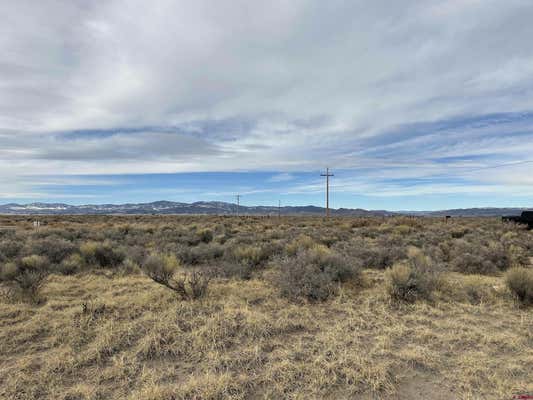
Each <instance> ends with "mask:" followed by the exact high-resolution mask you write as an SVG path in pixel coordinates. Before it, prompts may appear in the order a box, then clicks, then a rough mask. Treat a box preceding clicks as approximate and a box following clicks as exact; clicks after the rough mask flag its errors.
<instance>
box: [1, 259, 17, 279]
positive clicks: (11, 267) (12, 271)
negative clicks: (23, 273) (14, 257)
mask: <svg viewBox="0 0 533 400" xmlns="http://www.w3.org/2000/svg"><path fill="white" fill-rule="evenodd" d="M17 271H18V268H17V264H15V263H14V262H9V263H5V264H3V265H1V266H0V281H11V280H13V278H14V277H15V276H16V275H17Z"/></svg>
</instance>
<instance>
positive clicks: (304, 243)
mask: <svg viewBox="0 0 533 400" xmlns="http://www.w3.org/2000/svg"><path fill="white" fill-rule="evenodd" d="M315 244H316V243H315V241H314V240H313V239H312V238H311V237H309V236H307V235H300V236H298V237H297V238H296V239H294V240H293V241H292V242H291V243H289V244H288V245H287V246H286V248H285V251H286V252H287V254H288V255H289V256H294V255H296V254H297V253H298V252H300V251H304V250H308V249H310V248H311V247H313V246H314V245H315Z"/></svg>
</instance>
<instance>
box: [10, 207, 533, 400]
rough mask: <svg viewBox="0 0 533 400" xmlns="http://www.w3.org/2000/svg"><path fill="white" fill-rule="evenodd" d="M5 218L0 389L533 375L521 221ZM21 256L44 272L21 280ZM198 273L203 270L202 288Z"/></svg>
mask: <svg viewBox="0 0 533 400" xmlns="http://www.w3.org/2000/svg"><path fill="white" fill-rule="evenodd" d="M8 219H9V221H7V220H8ZM0 220H2V221H0V225H7V224H8V222H9V223H11V224H15V225H16V226H17V230H16V231H9V232H0V280H1V282H0V292H1V296H0V398H1V399H4V398H5V399H54V400H55V399H63V400H67V399H69V400H74V399H141V400H148V399H150V400H163V399H191V400H192V399H254V398H257V399H282V398H289V399H324V398H326V399H381V398H383V399H417V398H420V399H422V398H431V399H481V398H483V399H505V398H511V397H512V395H513V394H514V393H517V392H528V391H533V309H532V308H531V307H530V306H529V305H528V304H527V301H523V300H524V298H525V299H527V298H528V297H527V296H528V293H531V292H528V290H529V289H530V286H529V285H528V284H527V282H528V281H527V279H529V278H527V277H530V276H531V271H533V269H532V267H531V265H530V257H532V256H533V241H532V240H531V239H532V237H531V232H528V231H527V230H524V229H522V228H521V227H518V226H515V225H511V224H502V223H501V222H500V221H497V220H493V219H464V220H461V219H458V220H455V221H453V222H452V223H450V224H445V223H444V221H441V220H439V219H410V218H388V219H384V220H383V219H381V218H364V219H363V218H343V219H332V220H329V221H324V220H322V219H321V218H282V219H277V218H258V217H256V218H251V217H241V218H229V217H193V216H191V217H178V216H161V217H154V216H131V217H118V216H114V217H104V216H100V217H45V218H42V221H43V226H44V227H42V228H41V229H40V230H39V231H34V230H32V228H31V222H30V221H31V219H30V220H27V219H26V218H25V217H0ZM50 243H57V244H58V246H57V247H54V248H51V247H50V246H49V245H50ZM30 273H38V274H40V275H42V276H43V278H42V279H41V280H40V281H39V282H37V283H36V284H35V287H33V286H32V285H30V288H26V287H25V286H24V285H26V286H27V285H28V284H24V285H21V283H20V281H21V279H24V278H23V277H24V276H25V274H30ZM194 276H196V277H199V276H202V277H206V282H207V283H205V287H204V289H203V290H204V292H202V294H201V295H198V296H196V295H192V293H193V289H192V286H191V280H190V279H193V278H192V277H194ZM524 277H526V278H527V279H526V278H524ZM180 279H181V280H182V283H183V285H184V290H185V293H186V295H183V294H182V293H180V292H179V290H174V289H175V288H176V287H177V286H176V285H178V286H179V282H180ZM195 279H196V278H195ZM198 279H199V278H198ZM524 282H525V283H524ZM520 293H525V295H524V296H526V297H520Z"/></svg>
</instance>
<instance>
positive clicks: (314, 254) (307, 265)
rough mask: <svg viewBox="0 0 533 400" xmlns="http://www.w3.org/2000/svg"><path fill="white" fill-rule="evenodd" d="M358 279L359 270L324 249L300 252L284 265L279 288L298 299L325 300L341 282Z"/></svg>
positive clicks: (286, 295)
mask: <svg viewBox="0 0 533 400" xmlns="http://www.w3.org/2000/svg"><path fill="white" fill-rule="evenodd" d="M358 276H359V267H358V266H353V265H350V264H348V262H347V260H346V258H344V257H342V256H340V255H338V254H336V253H334V252H332V251H331V250H330V249H328V248H327V247H325V246H317V245H315V247H314V248H312V249H309V250H306V251H303V252H300V253H298V254H297V256H296V257H292V258H285V259H284V260H283V261H282V263H281V271H280V274H279V277H278V281H277V284H278V287H279V289H280V292H281V295H282V296H284V297H287V298H289V299H292V300H295V299H298V298H305V299H307V300H309V301H324V300H326V299H328V298H329V297H331V296H333V295H335V294H336V292H337V287H338V283H339V282H345V281H347V280H349V279H353V278H355V277H358Z"/></svg>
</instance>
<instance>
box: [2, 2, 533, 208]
mask: <svg viewBox="0 0 533 400" xmlns="http://www.w3.org/2000/svg"><path fill="white" fill-rule="evenodd" d="M0 13H1V15H3V16H4V17H5V18H4V20H3V23H2V25H1V26H0V37H2V38H3V40H0V52H1V53H2V55H3V57H2V61H1V62H0V88H1V90H0V183H3V184H4V186H3V195H2V196H3V198H20V197H26V198H29V197H32V198H33V197H39V196H43V197H44V196H46V195H47V194H49V195H50V196H55V195H56V194H57V192H56V191H57V190H61V188H62V187H64V188H65V194H67V191H69V190H67V189H66V188H67V187H70V190H72V191H74V190H78V191H79V192H80V191H82V189H80V187H82V186H92V187H93V188H94V190H95V191H97V192H98V193H100V192H103V191H106V190H108V191H110V190H112V187H113V185H114V184H116V183H117V182H116V181H115V180H113V179H106V178H104V177H103V176H120V175H124V176H126V175H127V176H131V175H132V174H159V173H191V172H204V173H210V172H233V173H237V172H248V173H250V174H255V173H259V172H264V173H268V174H270V177H269V178H265V177H263V176H262V178H261V180H257V181H256V182H255V183H254V184H253V185H250V184H249V182H247V183H246V185H243V189H247V190H243V192H245V191H248V192H250V193H261V192H262V191H263V192H262V193H265V196H267V195H268V193H272V198H274V193H275V191H276V190H279V192H280V193H303V192H305V191H306V190H307V191H308V192H307V193H311V194H313V193H318V192H319V191H320V190H322V187H323V186H322V183H321V182H320V181H319V180H318V179H316V180H315V178H311V177H309V176H307V175H306V176H305V178H302V176H303V175H302V173H303V172H310V171H318V170H320V169H321V168H323V167H325V166H326V164H327V165H329V166H332V167H334V168H335V169H336V170H340V171H343V176H339V177H338V178H336V179H334V182H336V183H335V185H337V186H336V190H339V191H345V192H346V193H353V194H354V195H359V194H364V195H368V196H372V195H376V196H389V195H390V196H393V195H394V196H396V195H410V196H418V195H421V196H422V195H426V194H431V193H442V194H443V195H445V194H446V193H448V194H455V193H466V192H467V190H466V189H463V188H465V187H467V188H471V191H470V193H473V192H475V193H481V192H483V193H494V194H495V195H496V194H497V195H498V196H500V197H499V198H502V196H511V197H512V196H520V195H522V194H523V193H525V192H528V190H527V188H526V187H527V185H529V184H530V183H531V178H530V175H531V174H530V173H529V170H528V168H529V167H530V165H527V164H524V165H515V166H502V167H498V168H497V169H494V171H491V172H490V173H487V171H484V170H483V168H486V167H490V166H494V165H501V164H505V163H509V162H515V161H527V160H528V159H530V158H531V156H530V155H531V154H533V114H531V110H533V73H532V72H533V52H532V51H531V46H530V38H531V37H533V24H531V23H530V21H531V19H532V18H533V5H531V4H529V3H528V2H524V1H521V0H509V1H506V2H505V4H503V3H502V2H497V1H477V0H468V1H464V0H443V1H438V2H434V1H429V2H420V1H415V0H407V1H402V2H390V1H386V0H380V1H374V2H372V4H371V5H369V4H362V3H360V2H343V1H337V0H334V1H330V2H323V1H312V2H301V1H293V2H286V1H281V0H279V1H278V0H276V1H273V2H254V1H252V2H250V1H244V0H243V1H240V0H239V1H225V0H223V1H219V2H216V3H213V2H208V1H203V0H200V1H195V2H190V1H177V2H171V1H168V2H167V1H162V2H160V3H158V6H157V7H155V6H154V7H150V6H147V5H146V3H145V2H142V1H132V2H129V3H128V6H127V7H125V6H124V2H123V1H120V0H112V1H105V2H104V1H96V2H92V3H90V4H86V3H80V2H68V3H66V2H53V1H41V2H30V1H25V0H23V1H17V2H4V3H2V4H0ZM480 43H483V45H482V46H481V45H479V44H480ZM476 168H477V169H476ZM278 171H279V172H278ZM59 176H75V177H72V178H68V179H71V180H70V181H69V180H68V179H67V178H64V180H63V182H60V181H59V178H57V177H59ZM131 179H134V178H131ZM135 179H138V178H135ZM343 181H346V182H345V183H343ZM54 182H55V183H54ZM91 182H92V183H91ZM121 183H123V181H121ZM272 184H274V185H272ZM145 185H146V183H145ZM201 186H202V185H201V183H199V187H201ZM265 186H266V188H265ZM274 186H275V187H274ZM44 187H49V188H53V187H56V189H54V190H56V191H54V190H52V189H48V190H43V188H44ZM141 190H142V189H141ZM83 191H84V193H82V194H81V195H86V196H88V195H89V191H88V190H86V189H83ZM215 192H217V193H225V191H224V190H210V189H209V188H206V190H205V191H199V192H198V196H201V195H202V194H204V195H209V194H210V193H211V194H213V193H215ZM124 193H125V192H124ZM70 194H71V195H75V194H76V193H70ZM115 195H116V196H120V193H117V192H115Z"/></svg>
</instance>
